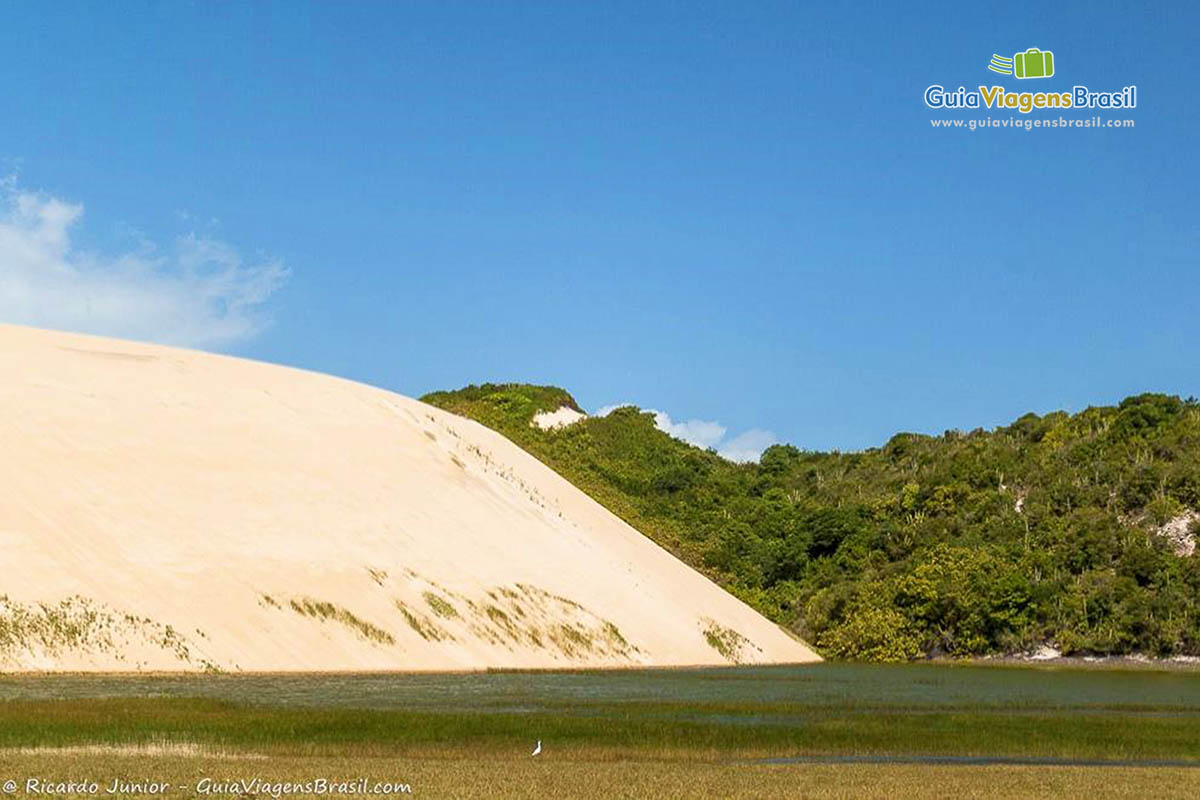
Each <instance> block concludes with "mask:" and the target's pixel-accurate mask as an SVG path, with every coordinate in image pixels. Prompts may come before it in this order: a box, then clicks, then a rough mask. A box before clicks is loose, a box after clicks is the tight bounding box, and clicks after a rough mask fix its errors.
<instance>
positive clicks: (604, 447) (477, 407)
mask: <svg viewBox="0 0 1200 800" xmlns="http://www.w3.org/2000/svg"><path fill="white" fill-rule="evenodd" d="M422 399H423V400H424V401H425V402H427V403H431V404H433V405H436V406H439V407H441V408H444V409H447V410H449V411H452V412H455V413H458V414H462V415H464V416H467V417H471V418H473V419H475V420H478V421H479V422H481V423H483V424H485V425H488V426H490V427H492V428H494V429H496V430H498V431H500V432H501V433H503V434H504V435H505V436H507V437H508V438H510V439H511V440H513V441H514V442H516V443H517V444H519V445H520V446H521V447H523V448H525V449H526V450H527V451H529V452H530V453H532V454H533V455H535V456H536V457H538V458H539V459H541V460H542V461H544V462H545V463H546V464H548V465H549V466H551V467H552V468H554V469H555V470H556V471H558V472H559V473H560V474H562V475H563V476H565V477H566V478H568V479H569V480H571V481H572V482H573V483H575V484H576V485H577V486H579V487H580V488H581V489H583V490H584V491H585V492H587V493H588V494H590V495H591V496H592V497H594V498H595V499H596V500H597V501H599V502H600V503H602V504H603V505H605V506H607V507H608V508H609V509H611V510H612V511H613V512H615V513H616V514H618V515H620V516H621V517H623V518H624V519H625V520H627V521H628V522H629V523H630V524H632V525H633V526H635V527H636V528H638V529H639V530H641V531H643V532H644V533H645V534H647V535H648V536H651V537H652V538H653V539H654V540H655V541H657V542H658V543H659V544H661V545H663V546H664V547H666V548H668V549H669V550H671V551H672V552H674V553H675V554H677V555H678V556H679V557H680V558H682V559H683V560H685V561H686V562H688V563H689V564H691V565H693V566H694V567H696V568H697V569H700V570H702V571H703V572H705V573H706V574H708V575H709V576H711V577H712V578H713V579H714V580H716V581H718V582H719V583H721V584H722V585H723V586H725V587H726V588H727V589H728V590H729V591H731V592H733V593H734V594H736V595H738V596H739V597H741V598H742V599H744V600H745V601H747V602H748V603H750V604H751V605H753V606H754V607H755V608H757V609H758V610H759V611H761V612H762V613H763V614H765V615H767V616H768V617H770V618H772V619H774V620H776V621H778V622H780V623H781V624H783V625H785V626H787V627H789V628H791V629H792V630H794V631H796V632H797V633H798V634H800V635H801V636H803V637H804V638H806V639H807V640H809V641H810V642H813V643H814V644H816V645H817V647H818V648H819V649H820V650H821V651H822V653H823V654H825V655H826V656H828V657H832V658H846V659H863V660H905V659H911V658H918V657H921V656H927V655H951V656H967V655H984V654H998V653H1016V652H1026V651H1029V650H1032V649H1035V648H1037V647H1039V646H1041V645H1043V644H1051V645H1053V646H1055V647H1057V648H1058V649H1060V650H1061V651H1062V652H1063V653H1064V654H1127V653H1144V654H1146V655H1150V656H1171V655H1200V553H1195V554H1193V553H1192V551H1191V548H1190V544H1191V542H1192V541H1193V537H1195V536H1196V535H1197V534H1198V533H1200V514H1197V513H1196V512H1197V510H1200V404H1198V403H1197V401H1196V400H1195V399H1194V398H1189V399H1187V400H1181V399H1180V398H1177V397H1172V396H1167V395H1159V394H1144V395H1139V396H1136V397H1130V398H1128V399H1126V400H1125V401H1123V402H1122V403H1120V405H1118V406H1115V407H1095V408H1089V409H1087V410H1085V411H1082V412H1080V413H1078V414H1074V415H1072V414H1067V413H1065V412H1056V413H1052V414H1047V415H1045V416H1037V415H1035V414H1027V415H1025V416H1023V417H1021V418H1020V419H1018V420H1016V421H1015V422H1013V423H1012V424H1011V425H1008V426H1007V427H1002V428H997V429H995V430H991V431H985V430H974V431H971V432H962V431H947V432H946V433H944V434H942V435H941V436H925V435H918V434H910V433H901V434H897V435H896V436H894V437H892V439H891V440H889V441H888V442H887V443H886V444H884V445H883V446H882V447H879V448H873V449H869V450H866V451H863V452H857V453H838V452H831V453H819V452H808V451H803V450H799V449H797V448H795V447H792V446H788V445H777V446H774V447H771V448H769V449H768V450H767V451H766V452H765V453H763V456H762V458H761V460H760V463H758V464H735V463H731V462H729V461H726V460H725V459H723V458H721V457H720V456H718V455H717V454H716V453H714V452H711V451H705V450H701V449H699V448H696V447H693V446H691V445H688V444H686V443H684V442H681V441H679V440H677V439H674V438H672V437H670V436H668V435H667V434H665V433H663V432H662V431H660V430H659V429H658V428H656V427H655V424H654V419H653V417H652V415H650V414H648V413H645V412H641V411H639V410H638V409H636V408H632V407H629V408H622V409H618V410H616V411H614V412H612V413H610V414H609V415H607V416H605V417H589V418H587V419H584V420H582V421H580V422H577V423H575V424H572V425H569V426H566V427H563V428H560V429H556V430H542V429H540V428H538V427H535V426H533V425H531V420H532V419H533V417H534V415H535V414H537V413H538V412H545V411H554V410H556V409H558V408H560V407H561V406H568V407H571V408H574V409H576V410H578V406H577V405H576V403H575V401H574V400H573V399H572V398H571V396H570V395H569V394H567V393H566V392H565V391H563V390H561V389H557V388H554V387H540V386H527V385H520V384H505V385H494V384H485V385H483V386H470V387H467V388H465V389H462V390H459V391H454V392H436V393H433V394H430V395H427V396H425V397H424V398H422Z"/></svg>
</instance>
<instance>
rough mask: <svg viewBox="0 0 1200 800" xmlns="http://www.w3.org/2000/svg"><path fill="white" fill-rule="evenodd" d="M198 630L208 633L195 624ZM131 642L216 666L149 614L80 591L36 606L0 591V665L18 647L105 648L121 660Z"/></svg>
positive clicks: (32, 649) (205, 666) (204, 665)
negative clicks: (103, 602) (101, 601)
mask: <svg viewBox="0 0 1200 800" xmlns="http://www.w3.org/2000/svg"><path fill="white" fill-rule="evenodd" d="M196 633H197V635H198V636H200V638H207V637H206V636H205V634H204V632H203V631H202V630H200V629H199V628H197V629H196ZM134 641H141V642H144V643H147V644H150V645H152V646H154V647H158V648H160V649H161V650H163V651H165V652H167V653H170V654H171V655H172V656H174V657H175V658H176V659H178V660H179V661H180V662H183V663H186V664H192V663H195V664H197V665H198V666H200V667H201V668H203V669H206V670H211V669H215V666H214V665H213V664H211V663H209V662H208V661H207V660H204V659H198V660H197V659H196V658H194V657H193V655H192V652H191V647H190V646H189V643H188V640H187V637H185V636H183V635H182V634H180V633H179V632H178V631H176V630H175V629H174V628H172V627H171V626H170V625H162V624H161V623H158V622H155V621H154V620H152V619H150V618H148V617H139V616H136V615H134V614H125V613H118V612H116V611H112V610H110V609H109V608H107V607H105V606H103V605H101V604H97V603H96V602H94V601H93V600H91V599H90V598H87V597H82V596H79V595H74V596H71V597H67V598H65V599H63V600H61V601H59V602H58V603H57V604H51V603H37V604H35V605H24V604H22V603H18V602H15V601H13V600H11V599H9V598H8V597H7V596H0V664H3V663H4V662H5V660H7V658H8V657H9V656H12V655H15V654H16V653H17V652H20V651H26V652H35V653H36V652H40V653H44V654H50V655H57V654H60V653H64V652H76V653H93V654H100V653H104V654H110V655H113V656H114V657H115V658H116V659H117V660H118V661H123V660H125V656H124V655H123V651H124V649H125V647H126V645H128V644H129V643H131V642H134Z"/></svg>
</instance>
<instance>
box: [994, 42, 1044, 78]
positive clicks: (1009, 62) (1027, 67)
mask: <svg viewBox="0 0 1200 800" xmlns="http://www.w3.org/2000/svg"><path fill="white" fill-rule="evenodd" d="M988 69H990V70H991V71H992V72H999V73H1000V74H1001V75H1015V76H1016V77H1018V78H1049V77H1050V76H1052V75H1053V74H1054V53H1051V52H1050V51H1049V50H1038V49H1037V48H1036V47H1031V48H1029V49H1028V50H1026V51H1025V52H1024V53H1017V54H1015V55H1014V56H1013V57H1012V58H1006V57H1004V56H1001V55H996V54H995V53H993V54H992V60H991V62H990V63H989V64H988Z"/></svg>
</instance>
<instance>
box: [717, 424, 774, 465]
mask: <svg viewBox="0 0 1200 800" xmlns="http://www.w3.org/2000/svg"><path fill="white" fill-rule="evenodd" d="M773 444H779V437H777V436H776V435H775V434H774V433H772V432H771V431H767V430H763V429H762V428H751V429H750V430H748V431H746V432H745V433H740V434H738V435H737V436H735V437H733V438H732V439H729V440H727V441H725V442H722V443H721V446H720V447H719V448H717V452H718V453H719V454H720V455H721V457H723V458H727V459H729V460H730V461H754V462H757V461H758V459H759V457H760V456H761V455H762V454H763V450H766V449H767V448H768V447H770V446H771V445H773Z"/></svg>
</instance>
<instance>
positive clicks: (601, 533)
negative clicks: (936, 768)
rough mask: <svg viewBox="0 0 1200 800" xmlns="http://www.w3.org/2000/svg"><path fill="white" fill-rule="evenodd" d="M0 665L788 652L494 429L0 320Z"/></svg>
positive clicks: (226, 666) (179, 354)
mask: <svg viewBox="0 0 1200 800" xmlns="http://www.w3.org/2000/svg"><path fill="white" fill-rule="evenodd" d="M0 369H2V371H3V372H2V374H3V376H4V379H3V382H2V384H0V446H2V447H3V452H4V456H5V457H4V459H3V460H2V461H0V486H2V487H3V492H4V501H3V502H2V503H0V559H2V566H3V572H2V574H0V595H3V596H4V599H3V600H0V669H7V670H12V669H34V670H37V669H54V670H137V669H156V670H195V669H206V668H209V669H214V668H215V669H223V670H441V669H482V668H487V667H547V668H551V667H576V666H579V667H582V666H633V665H681V664H720V663H731V662H735V661H737V662H747V663H764V662H800V661H810V660H815V658H816V656H815V655H814V654H813V653H812V651H811V650H809V649H808V648H807V647H805V646H804V645H803V644H801V643H800V642H798V641H796V640H795V639H793V638H791V637H790V636H789V635H788V634H786V633H784V632H783V631H782V630H781V629H779V628H778V627H777V626H775V625H774V624H772V623H771V622H769V621H767V620H766V619H764V618H762V617H761V616H759V615H758V614H757V613H755V612H754V611H752V610H751V609H750V608H749V607H747V606H746V605H744V604H743V603H741V602H739V601H738V600H736V599H734V598H733V597H731V596H730V595H728V594H726V593H725V592H723V591H722V590H720V589H719V588H718V587H716V586H715V585H713V584H712V583H710V582H709V581H708V580H706V579H705V578H703V577H702V576H700V575H699V574H697V573H696V572H694V571H693V570H691V569H689V568H688V567H687V566H685V565H684V564H682V563H681V562H679V561H678V560H676V559H675V558H674V557H673V556H671V555H670V554H668V553H667V552H665V551H664V550H662V549H660V548H659V547H657V546H656V545H654V544H653V543H652V542H650V541H649V540H648V539H646V538H645V537H643V536H642V535H641V534H639V533H638V532H637V531H635V530H634V529H632V528H630V527H629V526H628V525H626V524H624V523H623V522H621V521H620V520H619V519H618V518H616V517H615V516H613V515H612V514H610V513H609V512H608V511H606V510H605V509H603V508H602V507H601V506H599V505H598V504H596V503H595V502H593V501H592V500H590V499H589V498H588V497H586V496H585V495H584V494H582V493H581V492H579V491H578V490H576V489H575V488H574V487H572V486H571V485H570V484H568V483H567V482H566V481H565V480H563V479H562V478H560V477H559V476H558V475H556V474H555V473H553V472H552V471H551V470H550V469H548V468H547V467H545V466H544V465H542V464H541V463H539V462H538V461H536V460H535V459H534V458H532V457H531V456H529V455H528V454H526V453H525V452H524V451H522V450H520V449H519V448H518V447H516V446H515V445H513V444H512V443H511V442H509V441H508V440H506V439H504V438H503V437H501V436H500V435H498V434H496V433H494V432H492V431H490V430H488V429H486V428H484V427H483V426H481V425H478V424H477V423H474V422H471V421H469V420H465V419H462V418H460V417H456V416H454V415H451V414H447V413H445V412H443V411H440V410H438V409H435V408H432V407H430V406H427V405H424V404H422V403H420V402H417V401H415V400H412V399H409V398H407V397H402V396H399V395H396V394H392V393H390V392H386V391H382V390H380V389H375V388H372V387H369V386H364V385H361V384H357V383H353V382H350V381H346V380H340V379H337V378H332V377H328V376H324V375H318V374H314V373H309V372H303V371H300V370H295V369H289V368H284V367H279V366H273V365H268V364H261V363H255V362H251V361H246V360H240V359H235V358H228V357H223V356H215V355H210V354H204V353H196V352H190V351H185V350H177V349H171V348H166V347H159V346H153V345H145V344H135V343H131V342H124V341H114V340H108V339H101V338H94V337H86V336H78V335H70V334H63V333H54V332H47V331H39V330H32V329H27V328H19V327H10V326H0Z"/></svg>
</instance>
